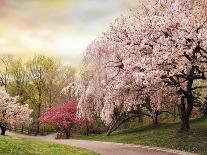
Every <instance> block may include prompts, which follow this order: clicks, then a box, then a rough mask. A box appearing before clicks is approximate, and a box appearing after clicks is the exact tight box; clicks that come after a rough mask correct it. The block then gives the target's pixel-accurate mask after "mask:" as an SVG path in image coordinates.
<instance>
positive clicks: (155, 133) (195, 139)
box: [74, 119, 207, 155]
mask: <svg viewBox="0 0 207 155" xmlns="http://www.w3.org/2000/svg"><path fill="white" fill-rule="evenodd" d="M178 129H179V123H171V124H160V125H159V126H157V127H154V126H145V127H140V128H136V129H127V130H122V131H117V132H115V133H114V134H112V136H110V137H107V136H105V135H94V136H88V137H87V136H77V137H74V138H76V139H85V140H96V141H109V142H119V143H129V144H141V145H147V146H158V147H165V148H171V149H177V150H184V151H189V152H194V153H199V154H203V155H204V154H205V155H207V120H204V119H197V120H192V121H191V130H190V131H189V132H187V133H181V132H179V130H178Z"/></svg>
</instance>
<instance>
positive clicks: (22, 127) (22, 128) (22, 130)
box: [21, 125, 24, 133]
mask: <svg viewBox="0 0 207 155" xmlns="http://www.w3.org/2000/svg"><path fill="white" fill-rule="evenodd" d="M23 132H24V125H22V126H21V133H23Z"/></svg>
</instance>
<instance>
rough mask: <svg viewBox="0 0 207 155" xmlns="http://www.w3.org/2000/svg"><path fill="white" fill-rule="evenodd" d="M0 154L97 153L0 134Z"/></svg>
mask: <svg viewBox="0 0 207 155" xmlns="http://www.w3.org/2000/svg"><path fill="white" fill-rule="evenodd" d="M0 154H1V155H98V154H97V153H94V152H92V151H88V150H86V149H81V148H76V147H71V146H67V145H60V144H55V143H49V142H44V141H38V140H29V139H22V138H13V137H9V136H0Z"/></svg>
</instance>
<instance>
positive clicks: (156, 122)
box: [153, 115, 158, 125]
mask: <svg viewBox="0 0 207 155" xmlns="http://www.w3.org/2000/svg"><path fill="white" fill-rule="evenodd" d="M153 125H158V115H156V116H153Z"/></svg>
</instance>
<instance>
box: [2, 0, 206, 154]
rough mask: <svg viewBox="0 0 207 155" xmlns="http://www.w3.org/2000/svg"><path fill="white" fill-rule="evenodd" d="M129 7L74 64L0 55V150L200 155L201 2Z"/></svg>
mask: <svg viewBox="0 0 207 155" xmlns="http://www.w3.org/2000/svg"><path fill="white" fill-rule="evenodd" d="M95 1H96V0H94V2H95ZM66 2H69V0H68V1H66ZM118 2H120V3H121V1H117V3H116V4H118ZM130 2H131V1H130ZM12 3H13V2H12V1H11V3H9V4H8V3H7V2H6V1H2V5H5V7H6V6H10V5H11V4H12ZM19 3H21V2H19ZM62 3H63V2H61V6H62V7H63V5H62ZM96 3H101V6H102V5H103V4H102V3H104V2H95V3H94V4H96ZM14 4H15V5H14V6H18V5H19V4H18V2H16V3H14ZM39 4H41V5H43V2H40V3H38V5H39ZM52 4H53V7H54V6H59V5H60V4H59V2H55V1H54V2H53V3H52ZM110 4H111V3H110ZM124 4H125V3H124ZM130 4H131V3H130ZM132 4H133V5H131V6H130V9H128V10H127V11H126V12H123V13H120V15H118V16H116V17H115V20H114V21H110V22H111V24H108V26H106V30H105V31H102V34H98V36H96V37H94V38H93V39H92V40H91V41H90V42H89V43H87V46H86V47H85V48H84V51H83V53H82V54H83V56H82V57H81V58H78V60H76V61H79V60H80V59H81V61H80V62H79V64H78V65H77V63H75V62H72V63H70V62H68V61H69V60H65V59H64V58H63V57H64V56H63V57H58V56H54V55H50V54H48V53H44V52H42V53H41V52H40V53H35V54H34V55H32V54H31V55H30V54H29V55H30V56H28V57H22V56H18V54H14V53H9V52H3V53H2V54H1V56H0V85H1V88H0V129H1V135H0V154H2V155H13V154H17V155H30V154H31V155H36V154H38V155H50V154H51V155H65V154H68V155H98V154H103V155H116V154H119V155H122V154H124V155H143V154H150V155H151V154H152V155H154V154H159V155H162V154H163V155H167V154H175V155H177V154H183V155H184V154H186V155H188V154H189V155H190V154H201V155H205V154H207V149H206V148H207V93H206V92H207V81H206V80H207V1H206V0H149V1H144V0H143V1H142V0H141V1H133V3H132ZM32 5H37V4H36V3H32ZM44 5H46V4H44ZM47 5H48V4H47ZM50 5H51V4H50ZM64 5H65V3H64ZM14 6H13V7H14ZM84 7H85V5H84ZM93 7H95V6H93ZM2 9H5V8H2ZM44 10H45V8H44ZM49 10H50V9H49ZM50 11H51V10H50ZM64 15H65V14H64ZM48 17H49V16H48ZM82 20H83V19H82ZM46 26H48V24H46ZM85 27H86V28H87V26H85ZM89 27H90V26H89ZM31 30H32V29H31ZM23 31H26V29H25V30H23ZM57 31H58V30H57ZM53 33H55V32H53ZM0 35H1V34H0ZM91 35H92V34H91ZM59 37H60V38H58V37H57V40H58V39H60V40H61V39H62V38H61V36H59ZM30 41H31V40H30ZM29 43H31V42H28V44H29ZM54 44H55V43H54ZM65 44H66V45H67V44H70V42H66V41H65V40H63V42H61V44H58V45H60V47H61V48H60V47H59V46H58V47H59V49H60V50H62V48H63V47H68V46H66V45H65ZM0 45H1V40H0ZM47 46H51V47H52V46H53V45H52V44H47ZM75 46H79V45H78V44H76V45H75ZM1 47H2V45H1ZM34 49H35V47H34ZM48 49H49V48H48ZM67 50H68V49H67ZM67 50H66V51H67ZM57 52H58V51H57ZM67 52H69V51H67ZM62 53H63V51H62ZM59 54H60V55H61V52H60V53H59ZM73 54H74V53H72V55H73ZM73 61H74V60H73Z"/></svg>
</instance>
